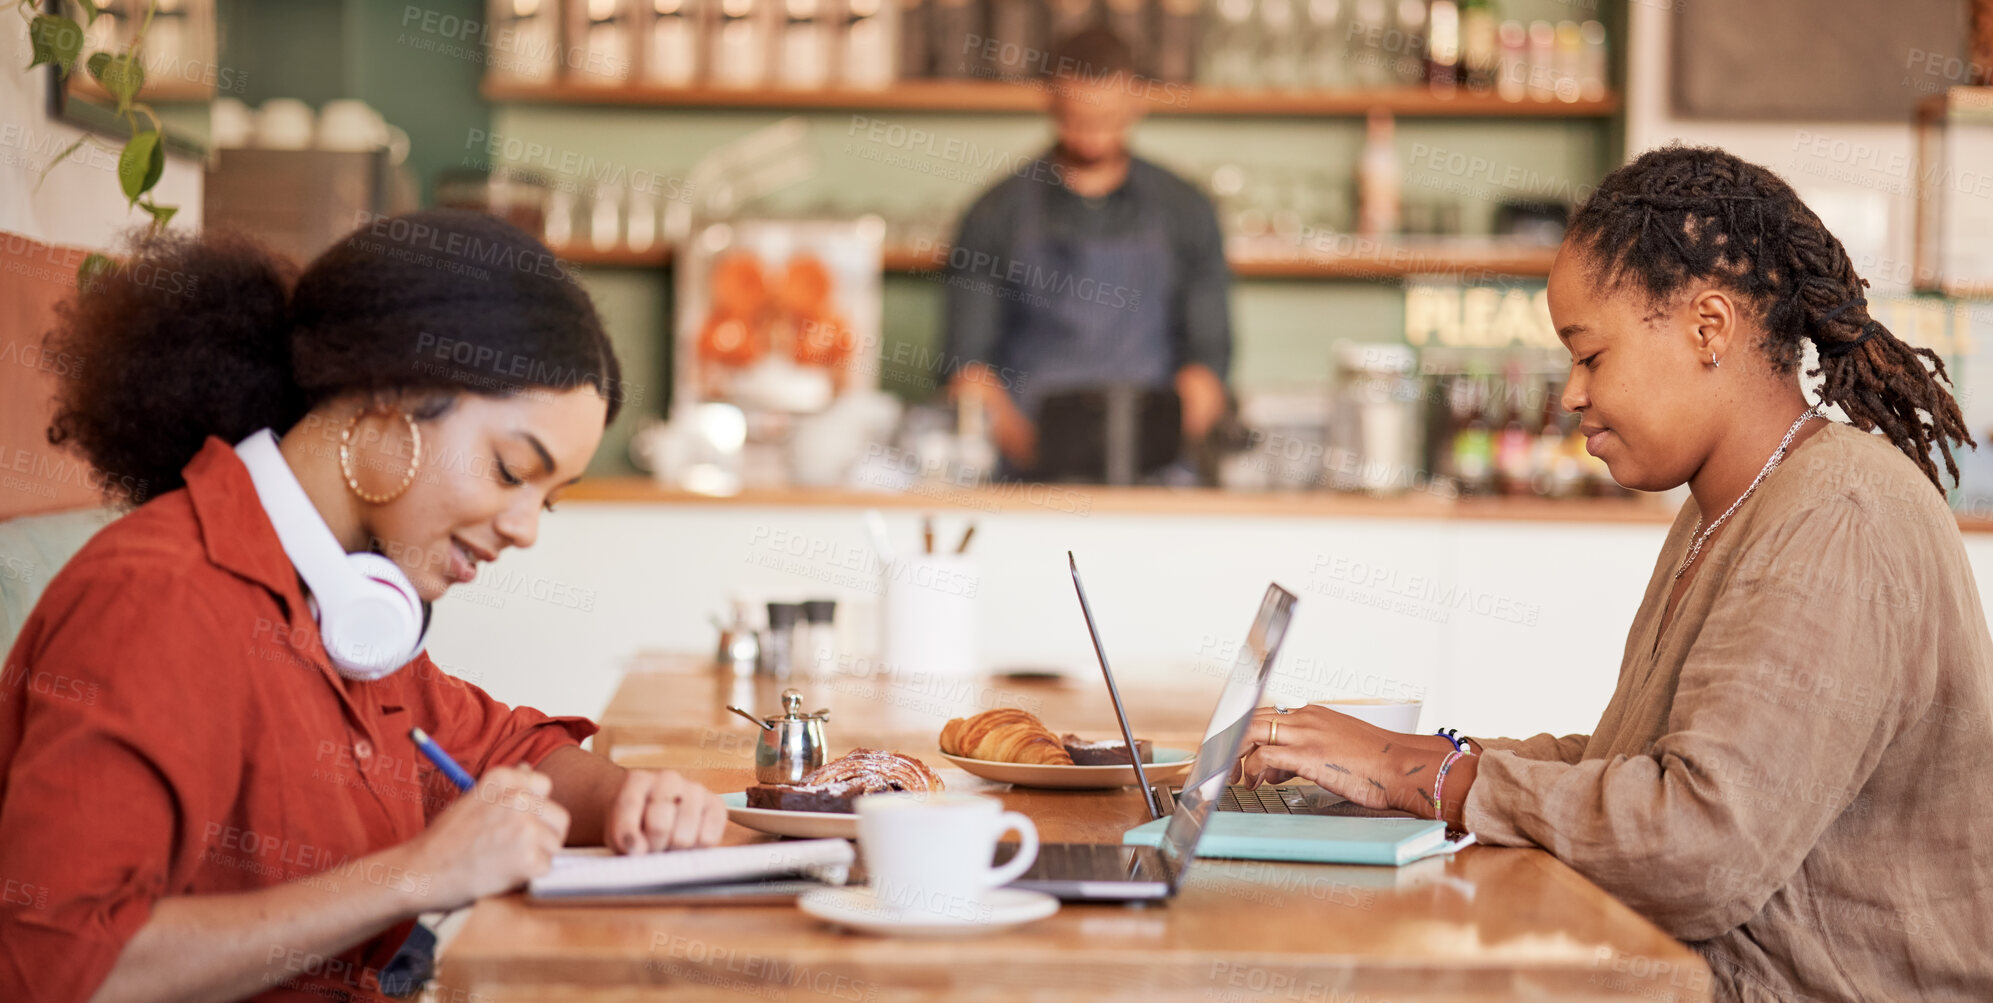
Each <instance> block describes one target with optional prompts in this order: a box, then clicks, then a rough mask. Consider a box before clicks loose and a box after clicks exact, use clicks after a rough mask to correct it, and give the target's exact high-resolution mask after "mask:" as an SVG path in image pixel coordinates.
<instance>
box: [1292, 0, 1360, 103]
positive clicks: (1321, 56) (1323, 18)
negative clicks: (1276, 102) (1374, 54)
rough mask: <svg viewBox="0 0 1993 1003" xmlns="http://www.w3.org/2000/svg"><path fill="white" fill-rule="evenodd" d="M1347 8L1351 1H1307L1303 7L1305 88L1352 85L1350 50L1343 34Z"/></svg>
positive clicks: (1302, 77)
mask: <svg viewBox="0 0 1993 1003" xmlns="http://www.w3.org/2000/svg"><path fill="white" fill-rule="evenodd" d="M1347 7H1348V0H1307V3H1306V4H1305V5H1303V6H1302V8H1301V13H1302V19H1301V23H1302V29H1301V35H1302V38H1303V42H1302V48H1301V80H1302V84H1303V86H1306V87H1311V88H1315V89H1317V90H1332V89H1335V88H1338V87H1345V86H1348V84H1349V80H1350V68H1349V56H1350V49H1349V40H1348V39H1347V38H1346V37H1345V36H1344V33H1343V24H1344V21H1345V18H1346V16H1347V11H1346V9H1345V8H1347Z"/></svg>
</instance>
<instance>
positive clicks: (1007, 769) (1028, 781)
mask: <svg viewBox="0 0 1993 1003" xmlns="http://www.w3.org/2000/svg"><path fill="white" fill-rule="evenodd" d="M941 755H942V756H943V757H944V758H946V759H947V760H948V761H949V762H951V763H954V764H955V765H956V766H959V767H961V768H962V769H964V770H967V771H968V772H970V773H973V774H975V775H976V776H979V777H982V778H983V779H984V780H994V781H996V782H997V783H1000V784H1014V785H1016V786H1018V787H1056V788H1065V789H1087V788H1101V787H1133V786H1135V771H1134V770H1133V769H1132V768H1130V767H1127V766H1040V765H1038V764H1035V763H998V762H993V761H991V760H988V759H969V758H967V757H964V756H950V755H949V754H948V753H945V752H944V753H942V754H941ZM1155 759H1156V761H1155V762H1153V763H1143V764H1142V772H1143V773H1145V774H1147V775H1148V778H1149V782H1150V783H1152V784H1154V783H1163V782H1169V783H1174V782H1176V781H1179V780H1182V779H1183V778H1184V777H1185V776H1187V775H1188V774H1189V773H1190V766H1191V763H1192V762H1194V761H1195V760H1194V757H1193V756H1192V754H1191V753H1189V752H1186V751H1184V750H1182V749H1157V750H1156V751H1155Z"/></svg>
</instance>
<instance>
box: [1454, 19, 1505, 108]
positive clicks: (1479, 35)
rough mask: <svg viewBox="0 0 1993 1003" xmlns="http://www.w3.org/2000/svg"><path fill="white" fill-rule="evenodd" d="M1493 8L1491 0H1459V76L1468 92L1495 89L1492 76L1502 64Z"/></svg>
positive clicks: (1481, 92)
mask: <svg viewBox="0 0 1993 1003" xmlns="http://www.w3.org/2000/svg"><path fill="white" fill-rule="evenodd" d="M1496 36H1497V27H1496V23H1495V8H1494V4H1493V3H1491V2H1490V0H1461V4H1460V79H1461V82H1462V83H1463V84H1464V85H1465V86H1466V88H1467V90H1468V92H1469V93H1473V94H1488V93H1491V92H1493V91H1494V89H1495V75H1496V73H1497V72H1499V69H1500V63H1501V44H1500V41H1499V39H1498V38H1497V37H1496Z"/></svg>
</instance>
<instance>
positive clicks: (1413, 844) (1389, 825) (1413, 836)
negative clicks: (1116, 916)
mask: <svg viewBox="0 0 1993 1003" xmlns="http://www.w3.org/2000/svg"><path fill="white" fill-rule="evenodd" d="M1169 821H1170V820H1169V819H1167V818H1159V819H1155V820H1153V821H1149V822H1144V823H1142V824H1141V825H1138V826H1136V827H1135V828H1133V829H1130V830H1128V831H1127V833H1125V834H1123V835H1122V837H1121V842H1123V843H1127V844H1130V845H1134V846H1160V845H1161V844H1162V841H1163V830H1164V829H1165V828H1168V827H1169ZM1457 848H1458V847H1456V846H1454V845H1453V844H1451V843H1448V842H1447V841H1446V826H1445V825H1443V824H1441V823H1439V822H1437V821H1434V820H1432V819H1421V818H1347V817H1343V816H1336V815H1260V814H1250V815H1249V814H1246V813H1243V812H1229V811H1226V812H1213V813H1212V815H1211V819H1210V821H1209V822H1207V823H1206V824H1205V827H1204V837H1203V838H1202V839H1199V840H1198V841H1197V855H1198V856H1200V857H1228V858H1231V859H1234V860H1295V861H1303V862H1306V863H1313V864H1389V865H1393V866H1396V865H1399V864H1409V863H1411V862H1412V861H1414V860H1418V859H1419V858H1421V857H1427V856H1431V855H1433V854H1434V853H1450V852H1452V851H1453V850H1455V849H1457Z"/></svg>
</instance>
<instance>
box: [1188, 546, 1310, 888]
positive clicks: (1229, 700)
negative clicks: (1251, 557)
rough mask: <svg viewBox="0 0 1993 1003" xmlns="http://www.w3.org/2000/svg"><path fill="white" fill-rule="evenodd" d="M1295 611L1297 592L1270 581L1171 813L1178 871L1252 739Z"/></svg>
mask: <svg viewBox="0 0 1993 1003" xmlns="http://www.w3.org/2000/svg"><path fill="white" fill-rule="evenodd" d="M1293 615H1294V594H1293V593H1291V592H1289V591H1287V590H1286V589H1283V588H1281V587H1280V586H1278V585H1268V586H1267V587H1266V598H1264V599H1261V600H1260V604H1259V614H1258V615H1257V616H1255V617H1253V626H1252V629H1251V630H1250V631H1248V632H1247V633H1246V643H1245V644H1244V645H1242V646H1240V648H1239V657H1238V658H1236V659H1234V660H1233V662H1232V667H1231V669H1230V670H1229V672H1228V674H1227V678H1226V680H1225V691H1224V692H1223V693H1221V694H1220V695H1219V697H1218V708H1217V709H1216V710H1215V711H1213V712H1212V713H1211V724H1210V725H1209V726H1207V727H1206V728H1205V729H1204V741H1203V743H1202V744H1200V745H1199V746H1198V748H1197V762H1196V763H1195V764H1194V765H1193V766H1192V767H1191V771H1190V779H1189V780H1188V781H1186V782H1185V783H1184V785H1183V793H1182V794H1180V795H1178V796H1177V804H1176V811H1174V812H1173V813H1171V815H1170V821H1169V828H1168V829H1166V830H1165V831H1164V833H1163V843H1162V847H1161V849H1162V853H1163V856H1165V857H1167V858H1168V859H1169V863H1170V873H1172V874H1179V875H1180V874H1182V873H1183V870H1184V865H1185V864H1187V863H1189V862H1190V859H1191V857H1192V856H1194V855H1195V854H1196V852H1197V840H1198V837H1199V836H1201V835H1203V833H1204V824H1205V822H1206V821H1207V820H1208V819H1210V817H1211V812H1212V811H1213V810H1215V809H1216V808H1217V806H1218V800H1219V799H1220V798H1221V797H1223V796H1224V794H1225V786H1226V784H1227V783H1228V782H1229V781H1230V779H1231V773H1232V764H1233V763H1235V762H1237V761H1238V758H1239V750H1240V749H1242V748H1243V747H1244V746H1245V743H1246V726H1247V725H1248V723H1250V722H1251V721H1252V716H1253V709H1254V708H1255V707H1258V706H1259V700H1260V695H1261V694H1262V693H1263V692H1265V690H1266V682H1267V680H1268V679H1269V678H1270V677H1271V676H1272V675H1273V659H1274V656H1275V655H1277V654H1279V652H1280V641H1281V638H1283V637H1285V636H1286V635H1287V622H1288V620H1290V619H1291V618H1292V617H1293Z"/></svg>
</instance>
